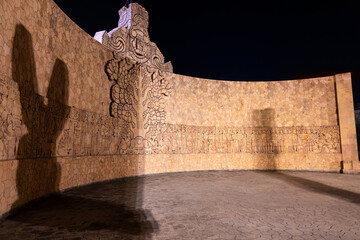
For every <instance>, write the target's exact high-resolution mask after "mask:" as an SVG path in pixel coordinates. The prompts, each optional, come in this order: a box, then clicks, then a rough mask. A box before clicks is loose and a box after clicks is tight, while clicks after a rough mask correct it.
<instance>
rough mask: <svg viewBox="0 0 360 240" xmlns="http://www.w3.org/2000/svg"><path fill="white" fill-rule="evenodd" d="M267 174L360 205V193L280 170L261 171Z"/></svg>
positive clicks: (305, 188)
mask: <svg viewBox="0 0 360 240" xmlns="http://www.w3.org/2000/svg"><path fill="white" fill-rule="evenodd" d="M260 173H262V174H265V175H267V176H270V177H273V178H277V179H279V180H282V181H284V182H287V183H289V184H292V185H294V186H296V187H299V188H302V189H304V190H307V191H312V192H316V193H320V194H325V195H328V196H332V197H336V198H338V199H341V200H345V201H348V202H351V203H356V204H359V205H360V194H359V193H355V192H351V191H348V190H345V189H341V188H337V187H333V186H329V185H326V184H323V183H320V182H316V181H313V180H310V179H306V178H302V177H297V176H293V175H290V174H286V173H284V172H279V171H268V172H266V171H264V172H260Z"/></svg>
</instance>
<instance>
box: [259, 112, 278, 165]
mask: <svg viewBox="0 0 360 240" xmlns="http://www.w3.org/2000/svg"><path fill="white" fill-rule="evenodd" d="M252 120H253V124H252V125H253V127H256V130H255V131H256V132H255V134H254V135H253V136H254V139H252V152H253V153H254V154H255V161H256V162H255V164H254V168H255V169H263V170H276V169H277V164H276V157H277V155H278V154H279V153H280V149H279V147H280V146H278V145H277V144H276V139H275V135H274V127H275V110H274V109H273V108H265V109H260V110H253V112H252Z"/></svg>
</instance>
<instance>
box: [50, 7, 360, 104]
mask: <svg viewBox="0 0 360 240" xmlns="http://www.w3.org/2000/svg"><path fill="white" fill-rule="evenodd" d="M55 2H56V3H57V4H58V5H59V6H60V8H62V9H63V11H64V12H65V13H66V14H67V15H68V16H69V17H70V18H71V19H72V20H73V21H74V22H75V23H77V24H78V25H79V26H80V27H81V28H82V29H84V30H85V31H86V32H88V33H89V34H90V35H92V36H93V35H94V34H95V32H96V31H100V30H107V31H110V30H112V29H113V28H115V27H117V22H118V13H117V12H118V10H119V9H120V8H121V7H122V6H123V5H124V4H125V2H126V0H106V1H104V0H103V1H101V0H97V1H96V0H88V1H74V0H55ZM134 2H137V3H139V4H140V5H142V6H143V7H145V9H146V10H147V11H148V12H149V24H150V25H149V34H150V39H151V40H152V41H153V42H155V43H156V44H157V45H158V47H159V48H160V51H161V52H162V53H163V55H164V56H165V60H166V61H171V62H172V64H173V66H174V72H175V73H178V74H184V75H190V76H194V77H203V78H211V79H219V80H239V81H270V80H289V79H296V78H305V77H317V76H326V75H330V74H335V73H341V72H348V71H351V72H352V77H353V92H354V100H355V103H358V102H360V59H359V57H360V21H359V20H360V17H359V16H360V11H359V10H360V8H359V4H357V3H356V2H357V1H346V0H324V1H320V0H317V1H311V2H308V3H307V2H306V1H287V3H285V4H284V3H281V4H280V3H279V4H278V3H276V2H273V1H266V2H265V1H239V0H238V1H229V0H228V1H217V2H214V1H201V0H197V1H195V0H192V1H187V0H183V1H178V0H157V1H150V0H138V1H134Z"/></svg>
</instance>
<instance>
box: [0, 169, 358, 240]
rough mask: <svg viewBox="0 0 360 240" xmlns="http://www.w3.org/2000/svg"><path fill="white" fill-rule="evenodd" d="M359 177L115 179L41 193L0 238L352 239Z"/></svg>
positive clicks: (258, 174)
mask: <svg viewBox="0 0 360 240" xmlns="http://www.w3.org/2000/svg"><path fill="white" fill-rule="evenodd" d="M359 181H360V175H340V174H331V173H309V172H250V171H240V172H237V171H235V172H193V173H173V174H160V175H152V176H151V175H150V176H146V177H138V178H129V179H122V180H116V181H112V182H106V183H100V184H95V185H90V186H85V187H81V188H78V189H73V190H70V191H67V192H64V193H63V194H62V195H60V196H58V197H53V198H50V199H47V200H44V201H41V202H39V203H37V204H35V205H34V206H31V207H29V208H27V209H25V210H24V211H21V212H19V213H18V214H17V215H14V216H12V217H11V218H9V219H7V220H6V221H5V222H3V223H2V224H0V239H64V238H65V239H129V240H130V239H153V240H160V239H221V240H225V239H229V240H230V239H231V240H233V239H248V240H250V239H254V240H255V239H309V240H310V239H314V240H318V239H347V240H349V239H359V238H360V229H359V214H360V186H359V184H358V183H359ZM139 191H141V192H142V193H141V195H140V196H139ZM140 201H141V202H140ZM136 202H140V205H142V209H137V208H136Z"/></svg>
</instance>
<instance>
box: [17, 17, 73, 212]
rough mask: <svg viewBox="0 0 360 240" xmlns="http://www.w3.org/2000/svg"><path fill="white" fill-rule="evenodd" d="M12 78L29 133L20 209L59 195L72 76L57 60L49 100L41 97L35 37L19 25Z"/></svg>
mask: <svg viewBox="0 0 360 240" xmlns="http://www.w3.org/2000/svg"><path fill="white" fill-rule="evenodd" d="M12 77H13V80H14V81H15V82H17V84H18V88H19V93H20V103H21V116H22V122H23V123H24V124H25V126H26V128H27V133H26V134H25V135H23V137H22V138H21V139H20V142H19V145H18V149H17V155H16V156H17V159H18V167H17V173H16V188H17V192H18V199H17V201H16V202H15V203H14V204H13V205H12V207H13V208H16V207H18V206H20V205H22V204H24V203H26V202H28V201H30V200H33V199H36V198H38V197H41V196H44V195H47V194H50V193H53V192H57V191H58V190H59V180H60V176H61V169H60V165H59V164H58V163H57V160H56V140H57V138H58V137H59V135H60V133H61V131H62V129H63V128H64V125H65V121H66V117H67V116H68V114H69V112H70V108H69V107H68V106H67V101H68V96H69V93H68V83H69V73H68V69H67V66H66V64H65V63H64V62H63V61H62V60H60V59H56V61H55V64H54V67H53V70H52V74H51V78H50V82H49V86H48V90H47V95H46V98H44V97H43V96H40V95H39V94H38V93H37V92H38V83H37V76H36V65H35V58H34V50H33V43H32V37H31V34H30V33H29V32H28V30H27V29H26V28H25V27H24V26H23V25H20V24H19V25H17V26H16V29H15V36H14V41H13V51H12Z"/></svg>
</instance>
